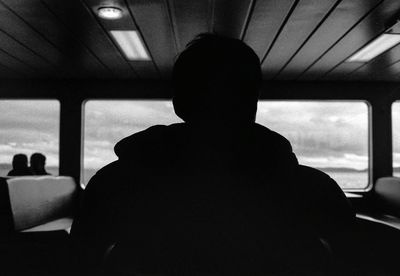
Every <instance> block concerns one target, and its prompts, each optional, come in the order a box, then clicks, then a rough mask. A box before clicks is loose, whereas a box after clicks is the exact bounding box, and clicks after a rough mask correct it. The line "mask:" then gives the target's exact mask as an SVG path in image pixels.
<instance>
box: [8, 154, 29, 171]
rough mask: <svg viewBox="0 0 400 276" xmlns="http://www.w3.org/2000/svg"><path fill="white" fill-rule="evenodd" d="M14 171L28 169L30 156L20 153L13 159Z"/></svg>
mask: <svg viewBox="0 0 400 276" xmlns="http://www.w3.org/2000/svg"><path fill="white" fill-rule="evenodd" d="M12 166H13V169H14V170H15V169H17V170H18V169H25V168H27V167H28V156H26V155H25V154H23V153H18V154H16V155H14V156H13V159H12Z"/></svg>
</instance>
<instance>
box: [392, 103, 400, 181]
mask: <svg viewBox="0 0 400 276" xmlns="http://www.w3.org/2000/svg"><path fill="white" fill-rule="evenodd" d="M392 131H393V175H394V176H399V177H400V102H399V101H397V102H394V103H393V105H392Z"/></svg>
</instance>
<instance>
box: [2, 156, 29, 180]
mask: <svg viewBox="0 0 400 276" xmlns="http://www.w3.org/2000/svg"><path fill="white" fill-rule="evenodd" d="M23 175H32V173H31V171H30V170H29V168H28V157H27V156H26V155H25V154H22V153H19V154H16V155H14V156H13V159H12V170H11V171H9V172H8V174H7V176H23Z"/></svg>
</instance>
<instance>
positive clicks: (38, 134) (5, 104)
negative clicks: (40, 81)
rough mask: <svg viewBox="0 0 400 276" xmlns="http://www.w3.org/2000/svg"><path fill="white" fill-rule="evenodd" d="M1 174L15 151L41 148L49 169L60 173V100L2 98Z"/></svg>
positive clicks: (27, 154) (0, 120)
mask: <svg viewBox="0 0 400 276" xmlns="http://www.w3.org/2000/svg"><path fill="white" fill-rule="evenodd" d="M0 114H1V116H0V176H6V175H7V173H8V172H9V171H10V170H11V168H12V166H11V162H12V159H13V156H14V155H15V154H20V153H22V154H25V155H26V156H27V157H28V159H29V157H30V155H31V154H32V153H35V152H40V153H42V154H44V155H45V156H46V170H47V172H49V173H51V174H53V175H58V164H59V124H60V104H59V102H58V101H56V100H0Z"/></svg>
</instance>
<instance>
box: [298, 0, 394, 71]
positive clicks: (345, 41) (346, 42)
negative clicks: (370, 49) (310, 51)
mask: <svg viewBox="0 0 400 276" xmlns="http://www.w3.org/2000/svg"><path fill="white" fill-rule="evenodd" d="M399 9H400V1H398V0H386V1H383V2H382V4H381V5H379V6H378V7H377V8H376V9H374V10H373V11H372V12H371V13H370V14H368V16H366V17H365V18H364V19H363V20H362V21H361V22H359V24H357V25H356V26H355V27H354V28H353V29H352V30H351V31H350V32H348V33H347V34H346V35H345V36H344V37H343V38H342V39H341V40H340V41H339V42H338V43H337V44H336V45H335V46H333V47H332V48H331V49H330V50H329V51H328V52H327V53H326V54H325V55H324V56H323V57H322V58H321V59H319V60H318V61H317V62H316V63H315V64H314V65H313V66H312V67H311V68H310V69H309V70H307V72H305V74H303V75H302V76H301V79H318V78H321V77H323V76H324V75H325V74H327V73H329V71H331V70H332V69H335V68H338V67H337V66H341V63H342V62H344V61H345V60H346V59H347V58H349V57H350V56H351V55H352V54H353V53H355V52H356V51H357V50H358V49H360V48H361V47H362V46H363V45H365V44H366V43H368V42H369V41H371V40H372V39H373V38H375V37H376V36H377V35H379V34H380V33H381V32H383V31H384V30H386V28H387V26H386V24H387V23H388V19H391V18H392V16H393V15H395V14H396V13H397V11H398V10H399ZM356 66H357V64H351V63H345V64H343V67H342V69H340V68H338V70H341V71H339V72H340V73H344V74H346V73H348V72H351V71H352V70H354V69H355V68H356ZM348 68H349V69H348ZM337 72H338V71H337Z"/></svg>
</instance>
